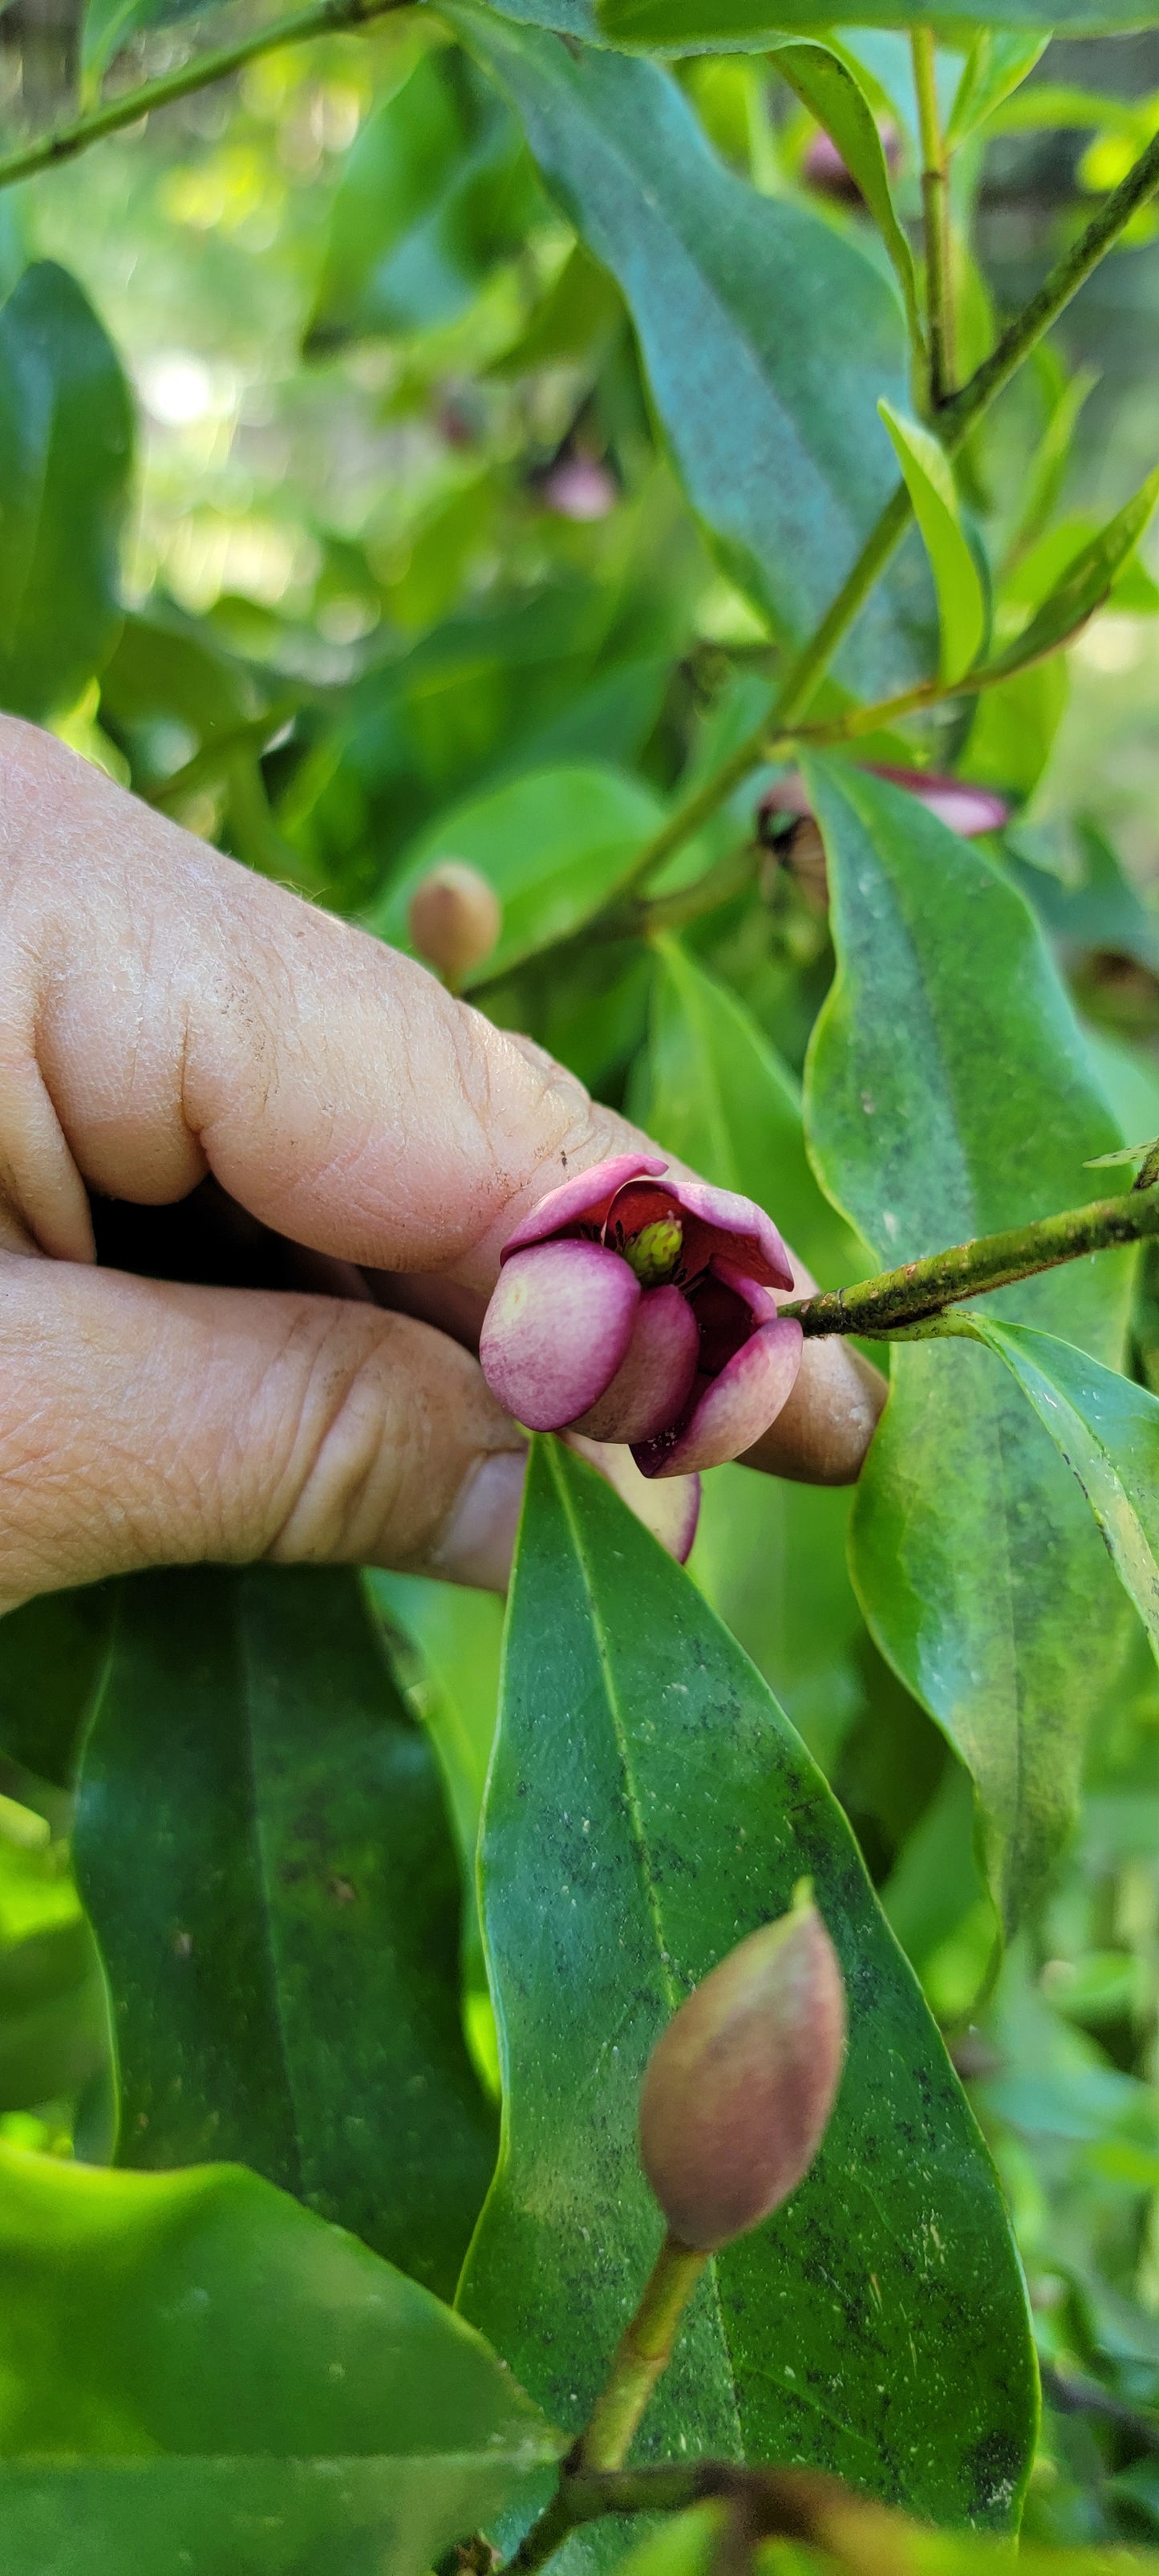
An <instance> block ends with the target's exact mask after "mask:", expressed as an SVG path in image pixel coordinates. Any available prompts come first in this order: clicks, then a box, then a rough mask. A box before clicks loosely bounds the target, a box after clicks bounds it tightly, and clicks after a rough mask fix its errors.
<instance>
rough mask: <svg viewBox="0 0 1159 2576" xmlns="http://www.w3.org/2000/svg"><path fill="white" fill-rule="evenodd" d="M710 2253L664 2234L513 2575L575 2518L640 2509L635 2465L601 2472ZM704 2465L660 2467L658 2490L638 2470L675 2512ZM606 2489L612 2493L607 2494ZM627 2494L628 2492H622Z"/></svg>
mask: <svg viewBox="0 0 1159 2576" xmlns="http://www.w3.org/2000/svg"><path fill="white" fill-rule="evenodd" d="M707 2261H708V2256H707V2254H694V2253H693V2252H692V2250H691V2248H690V2247H689V2246H687V2245H681V2244H678V2242H677V2240H676V2238H675V2237H674V2236H666V2237H665V2239H664V2242H663V2244H662V2246H661V2248H660V2251H659V2253H658V2255H657V2257H656V2260H655V2262H654V2264H653V2266H652V2270H651V2272H650V2274H649V2277H648V2280H647V2283H646V2284H645V2288H644V2295H643V2297H642V2299H641V2301H640V2304H639V2307H638V2308H637V2310H636V2313H635V2315H634V2317H633V2318H632V2321H631V2324H630V2325H629V2326H628V2327H626V2329H625V2331H624V2333H623V2335H622V2336H621V2339H620V2342H619V2345H618V2347H617V2350H616V2353H615V2356H614V2358H613V2361H612V2366H611V2369H610V2370H609V2372H608V2376H607V2379H606V2380H605V2382H604V2385H603V2387H602V2389H601V2390H600V2393H599V2396H598V2397H597V2399H596V2402H595V2405H594V2406H593V2408H592V2412H591V2417H590V2419H589V2422H588V2424H587V2426H586V2428H585V2430H584V2431H583V2432H582V2433H581V2434H580V2437H579V2440H578V2442H577V2443H576V2444H575V2447H574V2449H573V2450H571V2451H570V2452H569V2454H568V2457H567V2459H566V2460H565V2462H564V2465H563V2471H562V2474H561V2476H560V2482H559V2485H558V2487H557V2488H556V2491H555V2494H554V2495H553V2497H552V2499H551V2503H550V2504H549V2505H547V2506H546V2507H545V2509H544V2511H543V2512H542V2513H541V2514H540V2516H539V2520H538V2522H533V2523H532V2526H531V2529H530V2531H529V2532H527V2533H526V2534H525V2536H524V2539H523V2541H522V2542H521V2544H520V2547H519V2548H518V2549H517V2551H516V2553H515V2556H514V2558H513V2559H512V2561H511V2570H510V2576H529V2571H530V2570H531V2569H532V2568H535V2567H542V2565H543V2562H544V2560H545V2559H546V2558H550V2557H551V2556H552V2554H553V2552H554V2551H555V2550H557V2549H558V2548H559V2546H560V2543H561V2541H564V2540H566V2538H567V2535H568V2533H569V2531H573V2530H574V2529H575V2526H576V2524H577V2523H578V2522H589V2521H591V2520H592V2519H593V2518H594V2517H595V2516H597V2515H600V2514H604V2513H638V2512H639V2511H640V2510H641V2506H640V2504H639V2503H638V2502H636V2501H635V2500H634V2499H635V2494H636V2492H637V2491H638V2483H639V2476H640V2474H641V2473H639V2472H632V2473H630V2474H629V2476H628V2477H627V2478H626V2479H625V2478H623V2477H621V2478H619V2479H616V2480H613V2479H612V2478H611V2477H609V2476H608V2475H607V2474H606V2472H608V2471H610V2470H622V2469H623V2464H624V2457H625V2454H626V2452H627V2451H628V2450H629V2449H630V2447H631V2442H632V2436H633V2434H634V2433H635V2430H636V2427H637V2425H638V2423H639V2421H640V2418H641V2416H642V2414H643V2412H644V2409H645V2407H646V2406H647V2403H648V2400H649V2398H650V2397H651V2394H652V2391H653V2389H654V2388H655V2386H656V2382H657V2380H658V2379H659V2378H660V2377H661V2376H662V2374H663V2373H664V2371H666V2370H667V2368H668V2364H669V2362H670V2361H671V2359H672V2349H673V2345H674V2344H675V2341H676V2337H677V2334H678V2333H679V2331H680V2320H681V2318H682V2317H683V2314H684V2311H685V2308H686V2307H687V2305H688V2302H689V2300H690V2298H691V2296H692V2293H693V2291H694V2289H695V2288H696V2284H697V2282H698V2281H699V2279H700V2275H701V2273H702V2272H703V2270H704V2266H705V2264H706V2263H707ZM708 2465H710V2464H707V2463H701V2464H700V2465H699V2468H694V2469H692V2470H685V2469H682V2468H681V2469H676V2470H672V2471H667V2472H662V2473H661V2485H662V2486H663V2481H664V2479H665V2478H667V2479H669V2480H672V2479H674V2480H675V2481H676V2489H675V2492H673V2493H670V2492H669V2490H668V2488H667V2487H663V2493H661V2492H660V2491H659V2490H658V2489H657V2488H656V2486H655V2473H654V2472H650V2471H647V2470H646V2471H644V2472H643V2473H642V2474H643V2476H644V2477H645V2479H648V2478H652V2479H653V2481H654V2484H653V2490H652V2492H653V2493H654V2494H655V2501H656V2503H657V2504H658V2505H660V2506H661V2507H662V2509H664V2510H666V2511H668V2512H669V2513H677V2512H679V2511H680V2509H681V2507H682V2506H683V2505H685V2504H691V2503H692V2502H694V2500H695V2498H696V2496H698V2495H702V2494H703V2493H704V2492H705V2490H704V2488H703V2486H698V2485H696V2484H695V2483H693V2484H692V2486H688V2485H687V2484H686V2483H685V2482H686V2480H687V2479H688V2478H692V2480H693V2481H695V2480H696V2478H697V2477H698V2476H699V2475H702V2474H703V2471H704V2468H705V2467H706V2466H708ZM733 2474H734V2475H735V2472H734V2473H733ZM609 2495H611V2496H612V2497H613V2499H614V2500H613V2501H608V2500H607V2499H608V2497H609ZM629 2497H631V2499H632V2500H630V2501H629V2500H626V2499H628V2498H629ZM621 2499H624V2500H621Z"/></svg>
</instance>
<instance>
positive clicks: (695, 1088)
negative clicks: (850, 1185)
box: [632, 938, 866, 1288]
mask: <svg viewBox="0 0 1159 2576" xmlns="http://www.w3.org/2000/svg"><path fill="white" fill-rule="evenodd" d="M654 945H655V950H656V959H657V964H656V974H655V980H654V983H653V988H652V1009H651V1021H650V1027H649V1036H648V1052H647V1055H646V1057H645V1058H644V1060H643V1063H642V1064H641V1066H640V1068H639V1072H638V1076H637V1085H636V1088H635V1090H634V1092H633V1096H632V1114H633V1117H635V1118H636V1119H638V1120H639V1123H640V1124H641V1126H643V1127H646V1128H647V1130H648V1133H649V1135H652V1136H655V1138H656V1142H657V1144H659V1145H663V1146H665V1147H666V1148H667V1151H668V1152H669V1153H670V1154H675V1155H678V1156H679V1157H680V1159H681V1160H682V1161H683V1162H686V1163H691V1164H692V1166H693V1169H694V1170H695V1171H698V1172H703V1174H704V1175H705V1178H706V1179H707V1180H710V1181H714V1182H715V1183H716V1184H717V1186H718V1187H719V1188H721V1189H726V1190H740V1191H741V1192H742V1194H743V1195H744V1196H745V1197H748V1198H754V1199H756V1200H757V1201H758V1203H759V1204H760V1206H762V1207H766V1208H768V1210H769V1212H770V1214H771V1215H772V1216H773V1217H774V1218H775V1220H776V1223H777V1225H778V1226H779V1227H780V1228H781V1231H782V1233H783V1234H785V1236H786V1237H787V1238H788V1241H789V1242H790V1243H791V1244H792V1246H793V1249H794V1251H795V1252H799V1253H800V1256H801V1259H802V1260H803V1261H805V1262H807V1263H808V1265H809V1268H810V1270H811V1271H812V1272H813V1273H814V1276H815V1277H816V1278H817V1279H819V1280H820V1282H821V1285H822V1287H825V1288H839V1287H843V1286H844V1285H845V1283H846V1281H848V1280H850V1279H864V1277H865V1275H866V1255H865V1252H864V1249H863V1247H862V1246H861V1245H859V1244H858V1241H857V1238H856V1236H855V1235H854V1234H852V1233H851V1231H850V1229H849V1227H848V1226H847V1225H846V1224H845V1223H844V1221H843V1219H842V1218H841V1217H840V1216H839V1215H838V1213H837V1211H836V1210H835V1209H834V1208H833V1207H831V1206H830V1203H829V1201H828V1199H827V1198H826V1197H825V1195H824V1193H823V1191H822V1190H821V1189H820V1187H819V1185H818V1183H817V1180H816V1178H815V1176H814V1173H813V1168H812V1165H811V1164H810V1161H809V1157H808V1154H807V1152H806V1149H805V1131H804V1128H803V1125H802V1121H801V1091H800V1085H799V1083H798V1082H797V1080H796V1077H795V1075H794V1074H792V1073H791V1072H790V1070H789V1067H788V1065H787V1064H785V1062H784V1061H783V1059H782V1058H781V1057H780V1056H779V1055H778V1054H777V1053H776V1051H775V1049H774V1048H773V1047H771V1046H770V1045H769V1043H768V1040H767V1039H766V1038H765V1037H764V1036H763V1034H762V1032H761V1030H760V1029H758V1027H757V1025H756V1022H755V1021H754V1020H753V1019H752V1018H751V1016H750V1014H749V1013H748V1011H746V1009H745V1007H744V1004H743V1003H742V1002H739V1001H738V1000H737V998H736V995H735V994H734V993H730V992H729V990H728V988H727V986H726V985H724V984H720V983H718V982H717V980H716V978H715V976H713V975H709V974H707V973H706V971H705V969H704V967H703V966H700V965H698V964H697V963H696V961H695V960H694V959H693V958H692V957H690V956H689V955H688V953H687V951H686V950H685V949H683V948H682V947H681V946H680V944H679V941H678V940H675V939H670V938H660V939H657V940H656V941H655V943H654Z"/></svg>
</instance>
